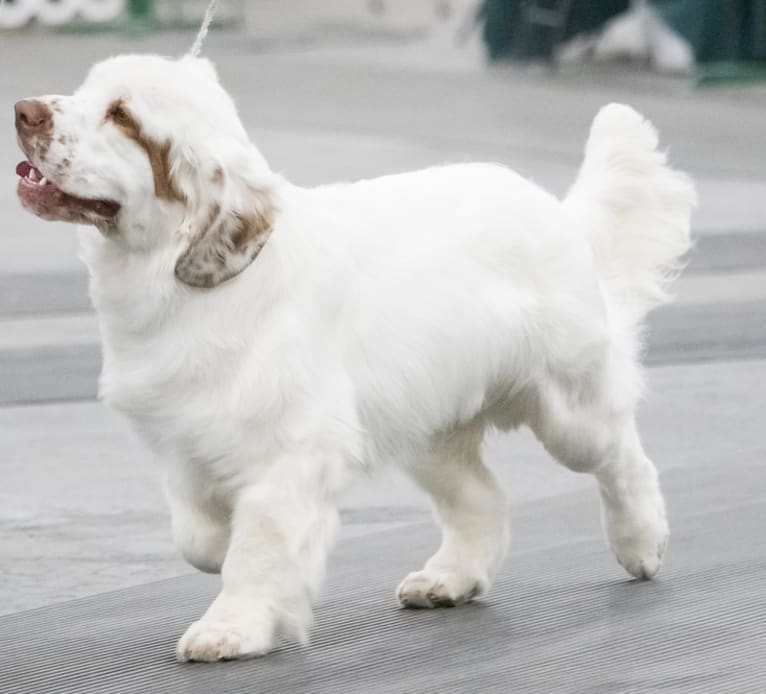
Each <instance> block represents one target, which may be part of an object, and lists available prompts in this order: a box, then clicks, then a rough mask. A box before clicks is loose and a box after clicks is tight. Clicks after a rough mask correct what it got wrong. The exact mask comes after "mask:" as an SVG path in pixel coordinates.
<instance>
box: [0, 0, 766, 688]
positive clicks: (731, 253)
mask: <svg viewBox="0 0 766 694" xmlns="http://www.w3.org/2000/svg"><path fill="white" fill-rule="evenodd" d="M205 5H206V3H205V2H199V1H197V0H5V1H4V2H3V3H2V6H1V7H0V114H4V116H3V118H2V119H0V480H1V483H0V543H1V546H0V613H5V614H10V613H15V612H19V611H21V610H25V609H28V608H32V607H38V606H42V605H50V604H52V603H57V602H60V601H62V600H66V599H69V598H73V597H82V596H88V595H93V594H96V593H100V592H103V591H106V590H110V589H116V588H125V587H129V586H135V585H139V584H142V583H146V582H148V581H151V580H154V579H158V578H165V577H171V576H177V575H180V574H185V573H188V572H189V571H190V569H189V567H187V566H186V565H185V564H184V563H183V562H182V561H181V560H180V558H179V557H178V555H177V554H176V552H175V550H174V549H173V547H172V546H171V543H170V534H169V528H168V518H167V513H166V510H165V506H164V503H163V499H162V492H161V466H159V465H157V462H156V461H153V460H152V459H151V456H150V455H149V454H148V452H147V451H146V450H145V449H144V448H143V447H142V446H141V445H139V443H138V442H137V440H136V439H135V438H134V437H133V435H132V434H131V433H130V431H129V430H128V428H127V427H126V425H125V423H124V422H123V421H122V420H121V419H120V418H119V417H117V416H116V415H115V414H113V413H112V412H110V411H108V410H106V408H104V407H103V406H102V405H101V404H100V403H98V401H97V399H96V389H97V379H98V373H99V368H100V352H99V338H98V329H97V325H96V321H95V317H94V315H93V312H92V310H91V308H90V304H89V300H88V296H87V276H86V271H85V268H84V266H83V265H82V264H81V263H80V261H79V260H78V258H77V238H76V233H75V230H74V229H73V228H70V227H68V226H66V225H63V224H52V223H46V222H43V221H41V220H39V219H37V218H35V217H32V216H31V215H29V214H27V213H25V212H24V211H23V210H22V209H21V207H20V205H19V203H18V201H17V199H16V195H15V186H16V177H15V175H14V168H15V166H16V164H17V162H18V161H19V160H20V159H21V154H20V152H19V151H18V149H17V146H16V143H15V134H14V130H13V118H12V113H13V111H12V109H13V104H14V102H15V101H17V100H19V99H21V98H24V97H28V96H34V95H38V94H47V93H70V92H71V91H72V90H74V89H76V87H77V86H78V84H79V83H80V82H81V81H82V79H83V78H84V76H85V74H86V72H87V70H88V69H89V67H90V66H91V65H92V64H93V63H94V62H96V61H98V60H100V59H103V58H105V57H108V56H109V55H112V54H115V53H120V52H147V51H148V52H156V53H162V54H166V55H181V54H183V53H184V52H185V51H186V50H188V48H189V47H190V46H191V44H192V42H193V39H194V35H195V33H196V29H197V27H198V25H199V20H200V18H201V17H202V14H203V12H204V9H205ZM204 53H205V54H206V55H207V56H208V57H210V58H211V59H212V60H213V61H214V62H215V63H216V65H217V67H218V71H219V74H220V77H221V80H222V82H223V84H224V85H225V86H226V88H227V89H228V90H229V91H230V92H231V93H232V94H233V95H234V97H235V100H236V102H237V103H238V105H239V108H240V112H241V115H242V118H243V121H244V123H245V126H246V127H247V129H248V131H249V132H250V134H251V136H252V138H253V140H254V141H255V142H256V144H257V145H258V147H259V148H260V149H261V151H262V152H263V153H264V155H265V156H266V158H267V159H268V160H269V161H270V163H271V165H272V167H273V168H274V169H276V170H278V171H281V172H283V173H284V174H285V175H286V176H287V177H288V178H289V179H291V180H292V181H293V182H295V183H298V184H303V185H316V184H320V183H323V182H331V181H336V180H353V179H357V178H362V177H371V176H377V175H380V174H385V173H393V172H398V171H403V170H407V169H412V168H417V167H424V166H428V165H432V164H439V163H445V162H459V161H471V160H490V161H498V162H502V163H504V164H507V165H508V166H511V167H512V168H514V169H516V170H518V171H519V172H520V173H521V174H523V175H525V176H527V177H530V178H532V179H533V180H535V181H536V182H538V183H539V184H541V185H543V186H544V187H546V188H549V189H551V190H553V191H554V192H555V193H556V194H563V193H564V192H565V191H566V189H567V186H568V185H569V183H570V182H571V181H572V180H573V178H574V175H575V173H576V170H577V167H578V165H579V163H580V159H581V154H582V149H583V146H584V142H585V138H586V135H587V131H588V127H589V124H590V121H591V120H592V118H593V116H594V114H595V113H596V111H597V110H598V108H599V107H600V106H602V105H604V104H605V103H607V102H610V101H622V102H626V103H629V104H631V105H633V106H634V107H635V108H637V109H639V110H640V111H642V112H643V113H644V114H645V115H646V116H647V117H648V118H650V119H651V120H652V121H653V122H654V123H655V124H656V125H657V126H658V128H659V131H660V134H661V141H662V142H663V143H664V146H665V147H667V148H668V150H669V156H670V159H671V161H672V163H673V164H674V165H675V166H677V167H678V168H681V169H684V170H686V171H688V172H689V173H691V174H692V176H693V177H694V179H695V181H696V183H697V185H698V189H699V193H700V201H701V203H700V207H699V210H698V212H697V214H696V216H695V218H694V223H693V231H694V236H695V241H696V246H695V250H694V251H693V253H692V255H691V257H690V261H689V267H688V269H687V271H686V273H685V274H684V276H683V278H682V279H681V281H680V282H679V284H678V300H677V302H676V303H675V304H673V305H671V306H670V307H667V308H665V309H662V310H661V311H659V312H657V313H656V314H655V315H654V316H653V317H652V320H651V326H650V327H651V337H650V340H649V345H648V351H647V362H648V364H649V366H650V368H649V370H648V377H647V380H648V382H649V386H650V396H649V398H648V403H647V405H646V406H645V407H644V410H643V411H642V415H641V417H642V421H641V426H642V429H643V431H644V435H645V439H646V447H647V449H648V450H649V452H650V454H651V455H652V456H653V458H654V459H655V461H656V463H657V465H658V467H659V469H660V470H661V472H662V475H663V479H664V481H665V486H666V490H667V494H668V501H669V506H670V509H671V514H672V518H673V520H674V523H675V524H674V529H675V530H674V532H675V535H674V543H676V544H675V545H673V546H672V547H671V553H670V558H669V563H670V568H669V569H668V571H672V569H673V566H674V564H673V562H674V561H675V562H677V561H678V559H677V557H678V556H682V551H681V550H682V548H683V547H684V546H685V545H684V541H685V540H686V541H687V545H686V546H687V547H688V546H692V545H689V544H688V543H689V542H693V540H692V538H694V527H695V526H694V522H693V521H692V515H693V514H692V515H689V514H687V513H686V511H685V510H684V509H687V510H688V509H690V508H699V507H708V506H711V505H715V504H714V501H716V500H717V501H716V503H717V502H718V501H720V503H724V502H723V501H721V500H720V499H718V497H717V495H718V494H719V492H720V493H721V495H722V498H725V500H726V501H725V503H726V504H729V506H727V507H726V508H725V509H724V511H725V514H724V515H723V516H721V518H722V520H721V522H720V524H719V526H718V532H719V533H723V535H722V536H721V537H723V539H722V540H721V542H723V543H724V544H725V543H726V542H729V543H730V545H731V546H740V545H741V546H742V547H745V546H747V547H748V548H749V550H748V552H749V553H750V554H749V556H750V557H751V559H750V561H754V560H755V559H754V558H755V557H758V558H760V557H763V556H764V552H763V549H764V545H763V542H764V540H763V533H762V532H760V533H756V532H754V531H752V532H751V531H749V530H747V528H748V527H750V526H747V525H746V524H745V525H742V524H740V525H739V526H737V527H738V529H737V532H736V533H735V532H734V531H733V530H732V532H731V533H729V532H728V531H727V523H726V519H727V518H732V517H735V516H736V514H737V512H738V511H737V509H744V508H751V509H760V513H761V520H762V521H763V522H762V525H761V527H766V513H765V512H764V510H763V504H762V492H763V488H764V483H765V482H766V477H765V475H766V473H765V472H763V471H764V470H766V468H764V466H763V460H764V456H765V455H766V443H764V419H763V414H762V413H763V412H764V410H766V389H764V388H763V384H764V383H766V304H765V303H764V299H766V164H765V163H764V162H766V81H765V79H766V0H653V1H651V2H642V1H640V0H638V1H632V2H631V1H629V0H591V1H586V0H558V1H556V0H547V1H546V0H540V1H538V2H534V1H528V2H522V1H521V0H482V1H479V0H229V1H226V0H222V1H221V3H220V11H219V14H218V16H217V19H216V23H215V25H214V28H213V31H212V32H211V34H210V36H209V38H208V41H207V43H206V44H205V49H204ZM94 233H95V232H94ZM486 448H487V457H488V460H489V462H490V464H491V466H492V467H493V469H494V470H495V472H496V473H497V474H498V475H499V476H500V477H501V478H502V479H503V481H504V483H505V487H506V489H507V490H508V493H509V496H510V497H511V499H512V501H513V502H514V507H513V508H514V517H515V518H516V519H517V520H518V523H517V525H516V526H515V529H516V531H517V532H518V537H519V543H520V547H521V548H522V549H523V547H524V540H523V537H524V532H525V530H524V524H525V521H524V518H525V517H526V516H525V513H526V512H527V511H529V512H530V513H531V512H532V510H533V509H548V510H547V511H546V513H548V517H551V518H553V517H555V515H556V508H558V507H557V504H559V503H563V502H564V501H565V500H567V499H570V498H580V497H582V496H584V497H586V498H587V499H588V503H589V504H590V506H589V509H590V510H589V512H588V513H585V514H582V515H577V516H576V517H571V518H570V517H567V518H568V520H567V525H566V526H562V527H561V528H559V530H558V532H560V533H563V532H564V531H566V532H567V533H569V537H571V538H574V539H578V538H579V539H582V538H598V537H599V535H600V531H599V522H598V513H597V511H596V504H597V500H596V491H595V489H594V488H593V485H592V484H591V480H589V479H585V478H583V477H579V476H577V475H574V474H572V473H570V472H568V471H564V470H562V469H560V468H558V467H557V466H555V465H554V464H552V463H551V461H550V460H549V459H548V456H547V455H546V454H545V452H544V451H542V450H541V449H540V447H539V446H538V445H537V444H536V443H535V442H534V441H533V440H532V438H531V436H529V435H528V434H527V433H525V432H520V433H519V434H516V435H514V436H512V437H500V436H494V437H491V438H490V440H489V441H488V443H487V447H486ZM722 469H726V470H729V471H730V476H729V477H727V478H726V479H727V480H729V481H728V482H724V481H722V479H721V478H720V475H718V472H717V471H720V470H722ZM716 475H718V476H716ZM690 476H691V477H690ZM690 479H693V480H696V482H690V481H689V480H690ZM695 484H696V485H698V487H699V490H698V491H695V490H697V489H698V487H695ZM700 485H701V486H700ZM727 485H728V486H727ZM578 495H579V496H578ZM720 503H719V506H720ZM758 503H760V505H759V506H758V505H757V504H758ZM343 518H344V521H345V529H344V533H345V534H344V538H345V539H346V540H348V539H349V538H353V537H361V536H365V535H366V534H370V533H373V532H376V531H378V530H392V531H393V530H397V529H402V528H407V529H409V528H414V527H417V528H420V527H425V526H422V524H423V523H424V522H426V521H428V518H429V511H428V508H427V504H426V502H425V501H424V500H423V499H422V498H421V497H420V495H419V493H418V492H417V491H416V490H414V489H413V488H412V487H411V486H409V485H408V484H407V483H405V482H403V481H402V480H401V479H399V477H398V476H397V475H396V474H395V473H394V472H390V473H385V474H383V475H381V476H380V477H378V478H376V479H375V480H374V481H367V482H365V481H361V482H360V483H359V484H358V485H356V486H355V487H354V488H353V489H352V490H351V491H350V492H349V494H348V496H347V498H346V499H345V501H344V505H343ZM519 519H520V520H519ZM429 527H430V526H429ZM105 528H108V531H107V532H105V531H104V529H105ZM408 532H409V530H407V532H405V533H404V534H403V535H402V536H401V539H402V543H403V545H404V544H406V541H407V533H408ZM429 532H430V531H429ZM748 533H750V535H748ZM434 542H435V540H434ZM599 542H600V540H599ZM731 543H734V544H731ZM737 543H740V545H737ZM599 546H600V545H599ZM673 547H675V548H676V554H674V551H673ZM594 556H595V557H596V559H594V561H596V562H600V564H598V565H599V566H600V567H601V570H603V572H604V575H606V576H610V577H613V578H615V577H617V576H621V574H620V573H619V571H620V570H619V567H616V565H614V563H613V561H612V559H611V557H610V556H609V555H608V553H607V551H606V550H605V549H604V550H603V551H601V550H599V552H598V553H596V554H595V555H594ZM706 556H708V559H709V560H710V561H715V556H716V555H715V552H714V551H713V550H711V551H710V552H709V553H708V554H707V555H706ZM721 556H722V555H721ZM743 561H745V560H744V559H743ZM759 561H760V559H759ZM676 565H677V566H678V565H679V564H676ZM761 566H762V565H761ZM411 568H414V567H411ZM671 575H672V574H671ZM752 575H755V574H752ZM760 575H761V576H763V575H764V574H763V573H761V574H760ZM761 585H763V582H761ZM393 587H394V586H393V585H391V586H390V588H391V590H393ZM330 590H331V588H330ZM753 660H758V659H755V658H754V659H753ZM761 660H762V659H761ZM580 691H584V690H582V689H581V690H580ZM605 691H606V690H605ZM613 691H616V690H613ZM626 691H627V690H626ZM631 691H634V690H631ZM738 691H740V692H741V691H746V689H740V690H738Z"/></svg>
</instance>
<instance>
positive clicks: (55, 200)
mask: <svg viewBox="0 0 766 694" xmlns="http://www.w3.org/2000/svg"><path fill="white" fill-rule="evenodd" d="M16 173H17V174H18V175H19V177H20V180H19V185H18V188H17V193H18V196H19V200H21V204H22V205H23V206H24V207H25V208H26V209H27V210H29V211H30V212H32V213H34V214H36V215H37V216H38V217H42V218H43V219H48V220H57V221H63V222H74V223H76V224H95V223H98V222H99V221H108V220H110V219H112V218H114V217H116V216H117V213H118V212H119V211H120V205H119V203H116V202H113V201H111V200H88V199H86V198H78V197H76V196H74V195H70V194H69V193H65V192H64V191H63V190H61V188H59V187H58V186H57V185H56V184H55V183H53V182H52V181H49V180H47V179H46V178H45V176H43V174H42V173H41V172H40V170H39V169H38V168H36V167H35V166H34V165H33V164H32V163H30V162H28V161H22V162H21V163H20V164H19V165H18V166H17V167H16Z"/></svg>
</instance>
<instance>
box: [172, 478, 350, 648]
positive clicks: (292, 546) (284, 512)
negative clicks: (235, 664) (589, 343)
mask: <svg viewBox="0 0 766 694" xmlns="http://www.w3.org/2000/svg"><path fill="white" fill-rule="evenodd" d="M336 526H337V512H336V510H335V507H334V505H333V504H332V503H331V502H329V501H328V500H323V499H318V498H317V491H316V490H312V491H305V492H302V491H301V490H299V489H296V488H295V487H292V488H291V487H290V485H289V484H288V483H286V482H283V483H282V485H281V486H280V487H277V486H266V485H258V486H254V487H249V488H246V489H244V490H243V491H242V492H241V493H240V494H239V495H238V497H237V500H236V502H235V506H234V512H233V517H232V528H231V530H232V535H231V543H230V545H229V548H228V551H227V553H226V557H225V559H224V562H223V567H222V569H221V577H222V581H223V587H222V590H221V592H220V594H219V595H218V597H217V598H216V599H215V600H214V601H213V604H212V605H211V606H210V608H209V609H208V610H207V612H206V613H205V615H204V616H203V617H202V619H200V620H199V621H198V622H195V623H194V624H192V625H191V626H190V627H189V628H188V629H187V631H186V633H185V634H184V635H183V637H182V638H181V640H180V641H179V642H178V646H177V649H176V655H177V657H178V659H179V660H180V661H189V660H198V661H216V660H229V659H234V658H251V657H254V656H259V655H263V654H264V653H267V652H268V651H270V650H272V649H273V648H274V647H275V646H276V645H278V643H279V641H280V640H281V639H282V638H285V637H286V638H292V639H297V640H298V641H301V642H305V641H306V639H307V634H308V627H309V624H310V621H311V605H310V599H311V596H312V593H313V592H314V591H315V590H316V588H317V587H318V583H319V581H320V579H321V574H322V571H323V568H324V560H325V556H326V553H327V550H328V549H329V545H330V543H331V541H332V538H333V536H334V534H335V528H336Z"/></svg>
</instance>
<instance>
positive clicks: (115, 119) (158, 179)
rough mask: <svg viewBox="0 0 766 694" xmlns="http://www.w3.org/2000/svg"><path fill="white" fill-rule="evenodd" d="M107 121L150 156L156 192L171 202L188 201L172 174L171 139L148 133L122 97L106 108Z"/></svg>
mask: <svg viewBox="0 0 766 694" xmlns="http://www.w3.org/2000/svg"><path fill="white" fill-rule="evenodd" d="M104 120H105V121H111V122H112V123H113V124H114V126H115V127H116V128H117V129H118V130H119V131H120V132H121V133H122V134H123V135H125V137H128V138H130V139H131V140H133V141H135V142H136V143H137V144H138V145H139V146H140V147H141V148H142V149H143V150H144V151H145V152H146V156H147V157H148V158H149V164H150V165H151V167H152V174H153V175H154V194H155V195H156V196H157V197H158V198H161V199H162V200H168V201H170V202H181V203H185V202H186V196H185V195H184V194H183V193H182V192H181V191H180V190H178V187H177V186H176V183H175V181H174V180H173V177H172V176H171V174H170V141H169V140H166V141H165V142H157V141H156V140H154V139H152V138H151V137H149V136H148V135H146V134H145V133H144V131H143V129H142V127H141V123H140V122H139V121H138V119H137V118H136V117H135V116H134V115H133V112H132V111H131V110H130V109H129V108H128V107H127V106H126V105H125V102H124V101H123V100H122V99H115V100H114V101H113V102H112V103H111V104H109V107H108V108H107V110H106V116H105V117H104Z"/></svg>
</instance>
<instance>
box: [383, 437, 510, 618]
mask: <svg viewBox="0 0 766 694" xmlns="http://www.w3.org/2000/svg"><path fill="white" fill-rule="evenodd" d="M482 434H483V428H482V427H470V428H466V429H465V430H459V431H455V432H452V433H450V434H444V435H441V436H439V438H438V440H436V441H435V442H434V444H433V446H432V448H431V450H430V452H429V453H428V454H427V455H426V456H424V458H423V459H422V460H419V461H416V462H415V463H414V464H413V465H412V466H411V467H409V468H408V471H409V472H410V473H411V475H412V476H413V478H414V479H415V480H416V482H417V483H418V484H419V485H420V486H421V487H422V488H423V489H424V490H425V491H427V492H428V493H429V494H430V495H431V498H432V500H433V503H434V506H435V512H436V517H437V519H438V521H439V523H440V525H441V529H442V543H441V546H440V547H439V550H438V551H437V552H436V554H434V555H433V556H432V557H431V558H430V559H429V560H428V561H427V562H426V564H425V566H424V567H423V569H422V570H421V571H414V572H412V573H410V574H409V575H408V576H407V577H406V578H405V579H404V580H403V581H402V582H401V583H400V584H399V587H398V589H397V597H398V599H399V601H400V603H401V604H402V605H403V606H404V607H451V606H453V605H458V604H460V603H464V602H468V601H469V600H471V599H472V598H474V597H476V596H477V595H479V594H481V593H483V592H485V591H486V590H487V588H488V587H489V584H490V580H491V578H492V575H493V574H494V572H495V571H496V569H497V568H498V566H499V564H500V562H501V561H502V559H503V557H504V555H505V550H506V547H507V545H508V534H509V533H508V518H507V508H506V503H505V500H504V498H503V494H502V492H501V490H500V489H499V487H498V486H497V483H496V481H495V479H494V477H493V475H492V473H491V472H490V471H489V470H488V469H487V468H486V467H485V466H484V464H483V463H482V461H481V452H480V448H481V439H482Z"/></svg>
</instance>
